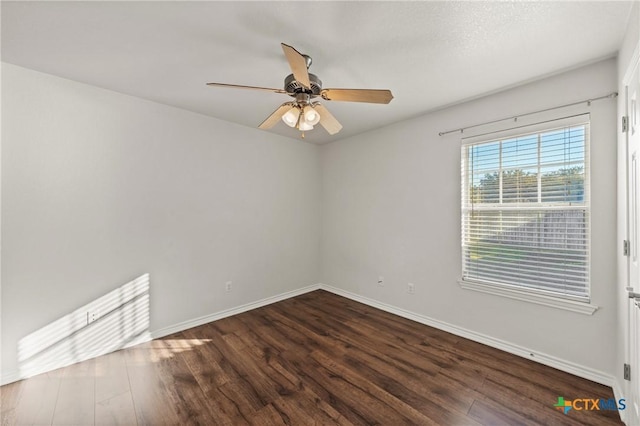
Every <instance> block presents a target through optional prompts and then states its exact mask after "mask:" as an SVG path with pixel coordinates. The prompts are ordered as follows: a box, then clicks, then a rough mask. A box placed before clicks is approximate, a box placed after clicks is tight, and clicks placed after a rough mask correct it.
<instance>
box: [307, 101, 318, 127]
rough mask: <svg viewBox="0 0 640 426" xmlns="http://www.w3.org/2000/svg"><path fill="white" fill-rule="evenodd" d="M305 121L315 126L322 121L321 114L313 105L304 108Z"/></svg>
mask: <svg viewBox="0 0 640 426" xmlns="http://www.w3.org/2000/svg"><path fill="white" fill-rule="evenodd" d="M304 121H306V122H307V123H309V124H311V125H312V126H315V125H316V124H318V122H319V121H320V114H318V111H316V110H315V109H313V107H312V106H311V105H307V106H306V107H304Z"/></svg>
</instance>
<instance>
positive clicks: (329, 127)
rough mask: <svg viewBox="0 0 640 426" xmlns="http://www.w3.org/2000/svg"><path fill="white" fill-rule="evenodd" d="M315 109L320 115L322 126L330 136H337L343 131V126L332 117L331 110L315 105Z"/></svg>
mask: <svg viewBox="0 0 640 426" xmlns="http://www.w3.org/2000/svg"><path fill="white" fill-rule="evenodd" d="M313 108H314V109H315V110H316V111H318V114H320V124H322V127H324V129H325V130H326V131H327V133H329V134H330V135H335V134H336V133H338V132H339V131H340V130H341V129H342V124H340V122H339V121H338V120H336V118H335V117H334V116H333V115H331V113H330V112H329V110H328V109H327V108H325V107H324V105H322V104H315V105H314V106H313Z"/></svg>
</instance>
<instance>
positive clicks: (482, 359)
mask: <svg viewBox="0 0 640 426" xmlns="http://www.w3.org/2000/svg"><path fill="white" fill-rule="evenodd" d="M558 396H564V397H565V398H567V399H576V398H604V399H609V398H613V393H612V391H611V389H610V388H608V387H606V386H602V385H599V384H597V383H593V382H590V381H588V380H584V379H580V378H578V377H575V376H572V375H570V374H567V373H564V372H562V371H559V370H555V369H553V368H550V367H546V366H544V365H542V364H538V363H535V362H533V361H531V360H529V359H525V358H521V357H517V356H515V355H512V354H508V353H506V352H502V351H500V350H497V349H494V348H491V347H488V346H486V345H483V344H480V343H477V342H472V341H470V340H466V339H464V338H461V337H459V336H454V335H452V334H449V333H446V332H444V331H442V330H437V329H434V328H431V327H428V326H426V325H423V324H420V323H417V322H415V321H411V320H408V319H406V318H401V317H398V316H395V315H393V314H390V313H388V312H384V311H380V310H378V309H375V308H372V307H370V306H366V305H363V304H360V303H357V302H354V301H352V300H349V299H346V298H343V297H340V296H336V295H334V294H331V293H328V292H326V291H314V292H310V293H307V294H303V295H300V296H297V297H294V298H291V299H287V300H283V301H281V302H277V303H274V304H271V305H268V306H264V307H261V308H258V309H254V310H252V311H248V312H244V313H242V314H238V315H234V316H231V317H228V318H224V319H222V320H219V321H215V322H212V323H209V324H204V325H202V326H199V327H195V328H192V329H188V330H184V331H182V332H179V333H174V334H172V335H169V336H166V337H164V338H161V339H157V340H154V341H151V342H147V343H144V344H140V345H137V346H135V347H132V348H128V349H124V350H121V351H118V352H114V353H112V354H109V355H106V356H104V357H100V358H97V359H95V360H90V361H88V362H84V363H80V364H76V365H73V366H69V367H65V368H61V369H58V370H56V371H52V372H50V373H46V374H42V375H40V376H36V377H34V378H31V379H28V380H24V381H22V382H18V383H14V384H11V385H8V386H3V387H1V388H0V402H1V403H2V407H1V409H0V417H1V418H0V420H1V421H2V422H1V423H2V424H3V425H5V424H6V425H32V424H46V425H51V424H81V425H83V426H85V425H92V424H100V425H127V426H130V425H164V424H166V425H230V426H236V425H259V426H265V425H304V426H306V425H309V424H318V425H371V424H384V425H387V424H388V425H401V424H420V425H430V424H434V425H435V424H437V425H449V424H455V425H478V424H481V425H487V426H489V425H491V426H493V425H501V424H504V425H517V424H523V425H524V424H526V425H535V424H545V425H546V424H559V425H568V426H569V425H570V426H573V425H578V424H580V425H594V426H595V425H613V424H621V423H620V419H619V416H618V413H617V412H615V411H608V412H605V411H577V410H576V411H575V412H574V411H571V412H569V413H568V414H563V413H562V412H560V411H558V410H557V409H556V408H555V407H554V406H553V404H554V403H555V402H556V401H557V397H558Z"/></svg>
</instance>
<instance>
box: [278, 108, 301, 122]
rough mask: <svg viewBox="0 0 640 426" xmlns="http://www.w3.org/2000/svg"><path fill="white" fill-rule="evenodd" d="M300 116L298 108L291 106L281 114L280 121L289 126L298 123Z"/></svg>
mask: <svg viewBox="0 0 640 426" xmlns="http://www.w3.org/2000/svg"><path fill="white" fill-rule="evenodd" d="M299 116H300V110H299V109H298V108H296V107H291V109H290V110H289V111H287V112H285V113H284V115H283V116H282V121H284V124H286V125H287V126H289V127H295V126H296V124H297V123H298V117H299Z"/></svg>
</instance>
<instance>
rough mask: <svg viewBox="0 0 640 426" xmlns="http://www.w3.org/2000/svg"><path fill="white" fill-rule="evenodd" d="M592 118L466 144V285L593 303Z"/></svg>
mask: <svg viewBox="0 0 640 426" xmlns="http://www.w3.org/2000/svg"><path fill="white" fill-rule="evenodd" d="M588 120H589V117H588V115H582V116H578V117H573V118H570V119H564V120H556V121H553V122H547V123H546V124H543V125H536V126H535V127H534V126H531V127H528V128H520V129H519V130H515V131H511V132H506V133H503V134H494V135H493V137H491V138H490V139H489V138H487V137H486V136H485V137H484V138H482V137H480V138H478V137H475V138H473V139H471V140H469V139H467V140H464V141H463V146H462V282H463V283H464V282H472V283H479V284H483V285H487V286H493V287H499V288H502V289H505V290H507V291H515V292H521V293H532V294H538V295H542V296H546V297H547V298H549V296H550V297H551V298H560V299H570V300H575V301H579V302H589V241H590V238H589V185H588V182H589V162H588V146H589V121H588ZM515 132H517V133H515Z"/></svg>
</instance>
